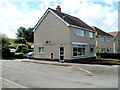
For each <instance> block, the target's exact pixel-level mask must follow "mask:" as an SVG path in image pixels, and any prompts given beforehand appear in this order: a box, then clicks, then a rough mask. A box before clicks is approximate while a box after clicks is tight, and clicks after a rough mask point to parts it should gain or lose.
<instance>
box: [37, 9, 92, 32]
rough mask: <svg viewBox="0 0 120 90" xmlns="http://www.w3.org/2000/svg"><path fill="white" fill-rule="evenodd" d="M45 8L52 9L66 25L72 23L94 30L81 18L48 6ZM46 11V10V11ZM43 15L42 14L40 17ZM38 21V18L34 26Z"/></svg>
mask: <svg viewBox="0 0 120 90" xmlns="http://www.w3.org/2000/svg"><path fill="white" fill-rule="evenodd" d="M47 10H50V11H52V12H53V13H55V14H56V15H57V16H58V17H59V18H60V19H61V20H62V21H64V22H65V23H67V24H68V25H74V26H77V27H82V28H85V29H90V30H92V31H94V29H93V28H92V27H90V26H89V25H87V24H86V23H85V22H83V21H82V20H80V19H79V18H77V17H74V16H71V15H68V14H65V13H62V12H60V11H57V10H54V9H52V8H48V9H47ZM46 12H47V11H46ZM44 16H45V15H43V16H42V18H43V17H44ZM39 23H40V20H39V21H38V23H37V24H36V25H35V28H36V27H37V26H38V24H39Z"/></svg>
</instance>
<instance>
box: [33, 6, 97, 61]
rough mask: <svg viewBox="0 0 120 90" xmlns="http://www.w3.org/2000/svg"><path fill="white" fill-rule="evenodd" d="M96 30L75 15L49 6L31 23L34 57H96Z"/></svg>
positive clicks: (71, 58) (58, 7)
mask: <svg viewBox="0 0 120 90" xmlns="http://www.w3.org/2000/svg"><path fill="white" fill-rule="evenodd" d="M95 50H96V47H95V30H94V29H93V28H92V27H90V26H89V25H87V24H86V23H85V22H83V21H82V20H80V19H79V18H76V17H74V16H71V15H68V14H65V13H62V12H61V8H60V6H57V8H56V10H54V9H51V8H48V9H47V10H46V12H45V13H44V15H43V16H42V17H41V19H40V20H39V21H38V22H37V24H36V25H35V27H34V58H39V59H58V60H60V61H62V60H73V59H74V60H75V59H83V58H95V55H96V51H95Z"/></svg>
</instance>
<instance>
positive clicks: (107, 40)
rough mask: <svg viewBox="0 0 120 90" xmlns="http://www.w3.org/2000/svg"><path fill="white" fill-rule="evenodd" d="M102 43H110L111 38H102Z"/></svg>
mask: <svg viewBox="0 0 120 90" xmlns="http://www.w3.org/2000/svg"><path fill="white" fill-rule="evenodd" d="M101 41H102V42H110V38H108V37H102V38H101Z"/></svg>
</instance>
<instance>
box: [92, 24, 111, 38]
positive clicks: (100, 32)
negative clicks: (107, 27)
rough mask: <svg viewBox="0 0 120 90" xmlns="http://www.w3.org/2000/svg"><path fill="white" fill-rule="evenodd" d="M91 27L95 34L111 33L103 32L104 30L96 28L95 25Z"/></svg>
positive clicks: (107, 34)
mask: <svg viewBox="0 0 120 90" xmlns="http://www.w3.org/2000/svg"><path fill="white" fill-rule="evenodd" d="M92 27H93V29H94V30H95V31H96V34H97V35H106V36H112V35H111V34H109V33H107V32H105V31H103V30H101V29H99V28H97V27H95V26H92Z"/></svg>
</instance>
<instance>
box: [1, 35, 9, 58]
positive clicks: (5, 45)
mask: <svg viewBox="0 0 120 90" xmlns="http://www.w3.org/2000/svg"><path fill="white" fill-rule="evenodd" d="M0 39H1V40H2V45H0V49H2V57H8V56H9V55H10V50H9V44H10V43H9V39H8V38H7V36H6V35H4V34H0Z"/></svg>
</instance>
